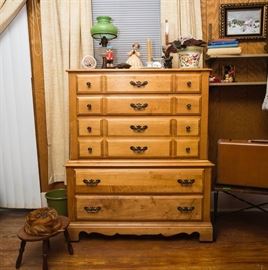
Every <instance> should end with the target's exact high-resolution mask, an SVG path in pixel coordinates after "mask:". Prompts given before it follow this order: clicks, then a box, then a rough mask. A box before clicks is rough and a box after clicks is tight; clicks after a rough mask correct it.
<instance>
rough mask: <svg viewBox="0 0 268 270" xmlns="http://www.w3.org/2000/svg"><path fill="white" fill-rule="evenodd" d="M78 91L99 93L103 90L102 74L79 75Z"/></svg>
mask: <svg viewBox="0 0 268 270" xmlns="http://www.w3.org/2000/svg"><path fill="white" fill-rule="evenodd" d="M76 77H77V93H99V92H101V91H102V87H101V86H102V84H101V76H100V75H77V76H76Z"/></svg>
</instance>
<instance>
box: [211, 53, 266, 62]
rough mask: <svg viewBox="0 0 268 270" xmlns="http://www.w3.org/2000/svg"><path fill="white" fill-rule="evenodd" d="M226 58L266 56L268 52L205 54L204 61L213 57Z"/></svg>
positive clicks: (213, 58)
mask: <svg viewBox="0 0 268 270" xmlns="http://www.w3.org/2000/svg"><path fill="white" fill-rule="evenodd" d="M226 58H239V59H240V58H244V59H246V58H268V53H262V54H239V55H238V54H234V55H231V54H222V55H207V56H206V61H211V60H215V59H226Z"/></svg>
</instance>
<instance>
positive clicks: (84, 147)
mask: <svg viewBox="0 0 268 270" xmlns="http://www.w3.org/2000/svg"><path fill="white" fill-rule="evenodd" d="M78 147H79V157H80V158H91V157H92V158H93V157H101V156H102V139H91V140H81V139H80V140H78Z"/></svg>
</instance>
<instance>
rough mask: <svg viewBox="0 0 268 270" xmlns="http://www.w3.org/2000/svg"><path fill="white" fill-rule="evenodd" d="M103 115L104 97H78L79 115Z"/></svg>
mask: <svg viewBox="0 0 268 270" xmlns="http://www.w3.org/2000/svg"><path fill="white" fill-rule="evenodd" d="M101 113H102V97H78V98H77V114H79V115H92V114H101Z"/></svg>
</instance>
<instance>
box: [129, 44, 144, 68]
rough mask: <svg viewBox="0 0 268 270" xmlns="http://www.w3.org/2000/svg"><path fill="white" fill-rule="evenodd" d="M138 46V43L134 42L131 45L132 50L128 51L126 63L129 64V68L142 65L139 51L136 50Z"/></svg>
mask: <svg viewBox="0 0 268 270" xmlns="http://www.w3.org/2000/svg"><path fill="white" fill-rule="evenodd" d="M139 48H140V44H139V43H137V42H135V43H134V44H133V45H132V50H131V51H130V52H129V53H128V55H129V58H128V59H127V61H126V63H127V64H129V65H131V67H130V68H131V69H134V68H141V67H143V64H142V61H141V60H140V52H139V51H138V49H139Z"/></svg>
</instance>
